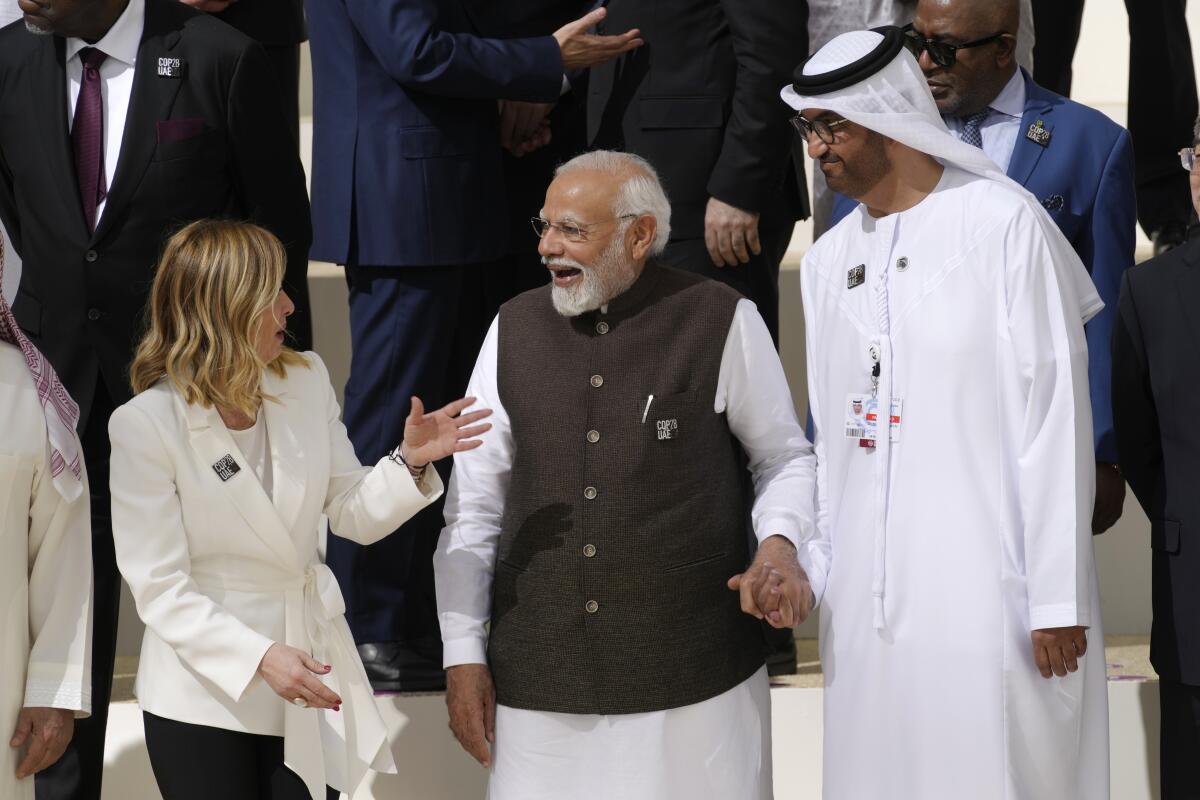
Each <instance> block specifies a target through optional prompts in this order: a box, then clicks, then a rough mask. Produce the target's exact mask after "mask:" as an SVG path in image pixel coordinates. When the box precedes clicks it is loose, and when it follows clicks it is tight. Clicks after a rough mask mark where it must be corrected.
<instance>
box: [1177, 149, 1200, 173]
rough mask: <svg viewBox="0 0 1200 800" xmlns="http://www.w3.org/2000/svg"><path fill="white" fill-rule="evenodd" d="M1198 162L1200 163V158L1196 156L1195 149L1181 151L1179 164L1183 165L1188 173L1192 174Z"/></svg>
mask: <svg viewBox="0 0 1200 800" xmlns="http://www.w3.org/2000/svg"><path fill="white" fill-rule="evenodd" d="M1197 161H1200V156H1197V155H1196V150H1195V148H1192V147H1185V148H1183V149H1182V150H1180V151H1179V163H1180V164H1182V165H1183V168H1184V169H1186V170H1187V171H1188V172H1191V171H1192V170H1194V169H1195V168H1196V162H1197Z"/></svg>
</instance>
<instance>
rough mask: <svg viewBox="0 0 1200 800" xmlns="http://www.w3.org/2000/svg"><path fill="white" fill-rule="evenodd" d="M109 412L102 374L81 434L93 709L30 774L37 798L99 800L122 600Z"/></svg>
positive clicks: (43, 799) (45, 799)
mask: <svg viewBox="0 0 1200 800" xmlns="http://www.w3.org/2000/svg"><path fill="white" fill-rule="evenodd" d="M112 412H113V403H112V400H111V399H109V396H108V391H107V390H106V389H105V388H104V381H103V379H101V380H100V381H99V383H98V385H97V387H96V396H95V399H94V400H93V401H92V407H91V411H90V413H89V414H88V420H87V427H86V428H85V429H84V430H83V433H82V435H81V436H80V441H81V443H82V445H83V458H84V464H85V466H86V467H87V473H88V484H89V486H90V488H91V498H90V499H91V507H92V508H91V511H92V581H93V586H94V588H93V598H92V714H91V716H90V717H87V718H86V719H80V720H76V721H75V734H74V736H72V737H71V743H70V744H69V745H67V750H66V752H65V753H63V756H62V758H60V759H59V760H58V761H56V762H55V763H54V764H53V765H51V766H50V767H48V768H46V769H44V770H42V771H41V772H39V773H38V774H37V775H36V776H35V777H34V786H35V792H36V796H37V800H100V784H101V780H102V778H103V773H104V733H105V729H106V728H107V726H108V700H109V695H110V694H111V692H112V678H113V659H114V658H115V656H116V649H117V615H118V612H119V610H120V600H121V575H120V573H118V572H117V558H116V554H115V552H114V550H113V538H112V516H111V510H110V502H109V495H108V456H109V450H110V448H109V442H108V418H109V417H110V416H111V415H112Z"/></svg>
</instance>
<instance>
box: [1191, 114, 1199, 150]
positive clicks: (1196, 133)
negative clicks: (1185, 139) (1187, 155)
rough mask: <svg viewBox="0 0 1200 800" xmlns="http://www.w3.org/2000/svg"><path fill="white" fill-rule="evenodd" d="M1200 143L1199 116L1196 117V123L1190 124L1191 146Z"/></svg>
mask: <svg viewBox="0 0 1200 800" xmlns="http://www.w3.org/2000/svg"><path fill="white" fill-rule="evenodd" d="M1198 144H1200V117H1196V124H1195V125H1193V126H1192V147H1195V146H1196V145H1198Z"/></svg>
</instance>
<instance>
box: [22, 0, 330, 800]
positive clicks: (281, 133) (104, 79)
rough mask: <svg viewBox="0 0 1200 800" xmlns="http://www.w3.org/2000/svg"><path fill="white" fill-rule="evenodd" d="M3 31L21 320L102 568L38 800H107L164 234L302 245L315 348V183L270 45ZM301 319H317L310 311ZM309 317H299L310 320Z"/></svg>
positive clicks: (300, 265)
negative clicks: (241, 228) (65, 427)
mask: <svg viewBox="0 0 1200 800" xmlns="http://www.w3.org/2000/svg"><path fill="white" fill-rule="evenodd" d="M21 9H22V11H23V12H24V13H25V20H24V23H22V22H15V23H13V24H12V25H9V26H8V27H6V28H4V29H3V30H2V31H0V219H3V221H4V225H5V228H6V229H7V230H8V232H9V234H10V235H11V236H12V240H13V243H14V245H15V247H16V249H17V250H18V251H19V252H20V254H21V258H22V260H23V262H24V269H23V271H22V274H21V282H20V287H19V289H18V292H17V296H16V300H15V302H14V303H13V314H14V315H15V317H16V319H17V322H18V323H19V324H20V326H21V328H22V329H23V330H24V331H25V333H26V334H27V335H28V336H29V338H30V339H31V340H32V341H33V343H34V344H35V345H36V346H37V347H38V348H39V349H40V350H41V351H42V352H43V353H45V354H46V356H47V357H48V358H49V359H50V362H51V364H52V365H53V366H54V368H55V370H56V371H57V372H58V374H59V375H60V376H61V378H62V380H63V382H64V383H65V384H66V387H67V390H68V391H70V393H71V395H72V396H73V397H74V398H75V400H76V401H77V402H78V403H79V406H80V423H79V425H80V434H81V436H82V440H83V446H84V457H85V460H86V463H87V469H88V474H89V476H90V477H91V491H92V499H91V500H92V503H91V504H92V537H93V544H92V553H93V568H94V574H95V602H94V606H93V608H94V616H93V647H94V650H93V658H92V716H91V717H90V718H89V719H87V720H81V721H80V722H79V724H78V725H77V727H76V734H75V738H74V740H73V741H72V743H71V746H70V748H69V749H68V751H67V753H66V755H64V756H63V758H62V759H61V760H60V761H59V762H58V763H57V764H56V765H55V766H54V767H52V768H50V769H49V770H46V771H45V772H43V773H40V774H39V775H38V778H37V788H38V797H39V798H53V799H54V800H58V798H99V796H100V783H101V770H102V767H103V753H104V728H105V724H106V721H107V711H108V699H109V691H110V689H111V685H112V667H113V651H114V649H115V644H116V624H117V610H118V591H119V587H120V578H119V576H118V574H117V569H116V563H115V560H114V556H113V545H112V533H111V522H110V520H109V511H108V509H109V498H108V435H107V425H108V416H109V414H110V413H111V412H112V410H113V409H114V408H115V407H116V406H118V405H121V404H122V403H124V402H125V401H126V400H128V399H129V397H130V389H129V384H128V378H127V373H126V370H127V366H128V364H129V361H130V359H131V357H132V352H133V348H134V346H135V344H136V342H137V340H138V338H139V336H140V334H141V331H142V325H141V320H142V312H143V306H144V305H145V300H146V296H147V293H148V291H149V289H150V284H151V281H152V280H153V277H154V268H155V262H156V261H157V258H158V254H159V250H160V248H161V245H162V242H163V240H164V238H165V237H166V236H167V234H169V233H170V232H171V231H172V230H173V229H174V228H176V227H177V226H179V225H181V224H183V223H186V222H188V221H190V220H194V219H197V218H199V217H208V216H219V215H229V216H235V217H246V218H250V219H253V220H255V221H257V222H258V223H260V224H262V225H264V226H265V227H267V228H269V229H270V230H272V231H273V232H274V233H275V234H277V235H278V236H279V237H280V238H281V239H282V240H283V242H284V244H285V246H286V247H287V251H288V266H287V274H286V277H285V285H286V288H287V291H288V293H289V294H290V295H291V296H292V298H293V299H294V300H295V302H296V305H297V307H298V312H299V313H298V314H297V315H294V316H293V317H292V318H291V319H290V320H289V328H290V329H292V330H294V331H295V332H296V336H297V339H298V340H299V341H298V345H299V346H300V347H302V348H307V347H309V346H310V342H311V332H310V330H309V322H308V315H307V306H308V303H307V297H308V293H307V287H306V281H305V275H306V271H307V258H308V246H309V242H310V239H311V228H310V220H309V216H308V199H307V195H306V193H305V186H304V171H303V167H302V166H301V164H300V159H299V156H298V154H297V152H296V148H295V147H292V146H291V143H292V137H291V134H290V133H289V132H288V130H287V125H286V123H285V122H284V115H283V110H282V108H281V107H280V103H279V99H278V89H277V88H276V82H275V79H274V77H273V76H272V75H271V67H270V64H269V63H268V62H267V60H266V57H265V56H264V55H263V52H262V49H261V48H260V47H259V46H258V45H257V44H255V43H254V42H252V41H251V40H249V39H247V38H246V37H245V36H243V35H242V34H240V33H238V32H237V31H235V30H233V29H232V28H230V27H229V26H227V25H225V24H224V23H222V22H219V21H217V20H215V19H211V18H209V17H207V16H205V15H203V14H201V13H199V12H197V11H194V10H192V9H190V8H188V7H186V6H184V5H181V4H179V3H177V2H174V0H38V2H36V3H34V2H27V1H26V0H22V2H21ZM299 309H303V311H299ZM297 316H300V317H301V319H300V321H299V324H297Z"/></svg>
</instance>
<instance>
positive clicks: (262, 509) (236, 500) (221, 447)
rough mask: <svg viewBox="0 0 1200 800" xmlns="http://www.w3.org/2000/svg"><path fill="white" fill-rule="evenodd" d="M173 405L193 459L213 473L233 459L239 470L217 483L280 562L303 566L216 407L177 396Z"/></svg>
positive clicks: (283, 527)
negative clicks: (180, 415) (178, 409)
mask: <svg viewBox="0 0 1200 800" xmlns="http://www.w3.org/2000/svg"><path fill="white" fill-rule="evenodd" d="M175 402H177V403H179V404H180V406H182V408H183V412H184V415H185V417H186V419H187V425H188V440H189V442H190V444H191V446H192V449H193V450H194V451H195V452H196V456H197V457H198V458H199V459H200V460H201V461H202V462H203V463H204V468H205V469H206V470H214V472H215V468H216V465H217V464H218V463H220V462H221V461H222V460H223V459H224V460H229V459H232V461H233V462H234V463H235V464H236V465H237V468H238V471H237V472H236V473H235V474H234V475H232V476H231V477H229V478H227V479H224V480H220V479H219V482H220V485H221V488H222V489H223V490H224V492H225V495H226V496H227V497H228V498H229V500H230V501H231V502H232V503H233V505H234V507H235V508H237V510H238V513H240V514H241V515H242V517H243V518H244V519H245V520H246V523H247V524H248V525H249V526H250V528H251V529H252V530H253V531H254V533H255V534H256V535H257V536H258V537H259V538H260V539H262V540H263V542H264V543H265V544H266V545H267V547H269V548H271V550H272V552H274V553H275V554H276V555H278V556H279V557H280V559H282V560H283V561H284V562H285V563H288V564H291V565H293V566H295V567H296V568H297V569H299V568H300V567H301V566H303V565H302V564H301V563H300V558H299V554H298V553H297V552H296V545H295V543H294V542H293V540H292V536H291V532H290V529H289V528H288V527H287V526H285V525H284V524H283V520H281V519H280V518H279V514H278V513H276V511H275V507H274V506H273V505H272V504H271V500H270V498H268V497H267V493H266V492H265V491H264V490H263V487H262V484H261V483H259V481H258V478H257V477H256V476H255V475H254V471H253V470H252V469H251V468H250V466H249V465H248V464H247V463H246V462H245V460H244V459H243V458H242V455H241V453H240V451H239V450H238V448H237V445H235V444H234V442H233V437H231V436H230V435H229V431H228V430H227V429H226V428H225V423H223V422H222V421H221V415H220V414H218V413H217V410H216V409H215V408H203V407H201V406H198V405H191V404H189V403H187V402H185V401H184V399H183V397H182V396H180V395H178V394H176V396H175ZM268 435H270V431H269V432H268ZM272 466H274V465H272ZM216 474H218V475H219V474H220V473H216ZM273 475H274V473H273ZM215 499H216V498H214V500H215Z"/></svg>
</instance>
